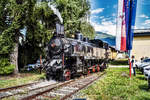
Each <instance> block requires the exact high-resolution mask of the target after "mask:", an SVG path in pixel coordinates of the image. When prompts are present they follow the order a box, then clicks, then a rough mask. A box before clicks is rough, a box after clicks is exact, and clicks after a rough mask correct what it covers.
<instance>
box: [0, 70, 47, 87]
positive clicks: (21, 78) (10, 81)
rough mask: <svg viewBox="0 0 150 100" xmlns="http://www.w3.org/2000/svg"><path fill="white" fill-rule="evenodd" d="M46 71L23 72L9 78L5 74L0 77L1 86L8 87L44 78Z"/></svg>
mask: <svg viewBox="0 0 150 100" xmlns="http://www.w3.org/2000/svg"><path fill="white" fill-rule="evenodd" d="M44 77H45V76H44V73H42V74H37V73H21V74H19V75H17V76H12V77H10V76H9V78H8V77H7V76H3V77H1V79H0V88H6V87H10V86H16V85H21V84H27V83H31V82H34V81H38V80H40V79H43V78H44Z"/></svg>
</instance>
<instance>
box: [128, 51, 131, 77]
mask: <svg viewBox="0 0 150 100" xmlns="http://www.w3.org/2000/svg"><path fill="white" fill-rule="evenodd" d="M128 55H129V75H130V79H131V50H129V51H128Z"/></svg>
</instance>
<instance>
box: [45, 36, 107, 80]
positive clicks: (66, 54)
mask: <svg viewBox="0 0 150 100" xmlns="http://www.w3.org/2000/svg"><path fill="white" fill-rule="evenodd" d="M107 50H108V44H106V43H103V42H102V41H100V40H90V41H89V39H88V38H83V35H82V34H81V33H77V34H75V39H72V38H66V37H64V35H62V34H55V35H54V36H53V37H52V38H51V40H50V42H49V43H48V51H47V57H46V62H45V63H44V68H45V70H46V78H47V80H49V79H56V80H60V81H65V80H70V79H71V78H72V77H74V76H75V75H77V74H79V73H80V74H88V73H91V72H98V71H102V70H104V68H106V65H107V60H108V53H107Z"/></svg>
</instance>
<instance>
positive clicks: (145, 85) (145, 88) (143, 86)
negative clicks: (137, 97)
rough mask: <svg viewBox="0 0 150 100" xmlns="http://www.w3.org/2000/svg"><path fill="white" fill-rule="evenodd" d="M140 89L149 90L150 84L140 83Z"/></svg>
mask: <svg viewBox="0 0 150 100" xmlns="http://www.w3.org/2000/svg"><path fill="white" fill-rule="evenodd" d="M139 89H141V90H144V91H150V89H149V90H148V84H144V85H139ZM149 100H150V99H149Z"/></svg>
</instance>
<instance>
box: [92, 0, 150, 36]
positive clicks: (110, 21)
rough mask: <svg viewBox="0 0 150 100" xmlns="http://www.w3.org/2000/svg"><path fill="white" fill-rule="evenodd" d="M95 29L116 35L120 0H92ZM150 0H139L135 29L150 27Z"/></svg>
mask: <svg viewBox="0 0 150 100" xmlns="http://www.w3.org/2000/svg"><path fill="white" fill-rule="evenodd" d="M90 3H91V15H90V22H91V24H92V26H93V27H94V28H95V31H100V32H104V33H107V34H111V35H114V36H115V35H116V18H117V9H118V0H90ZM149 9H150V0H137V12H136V22H135V29H150V11H149Z"/></svg>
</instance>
